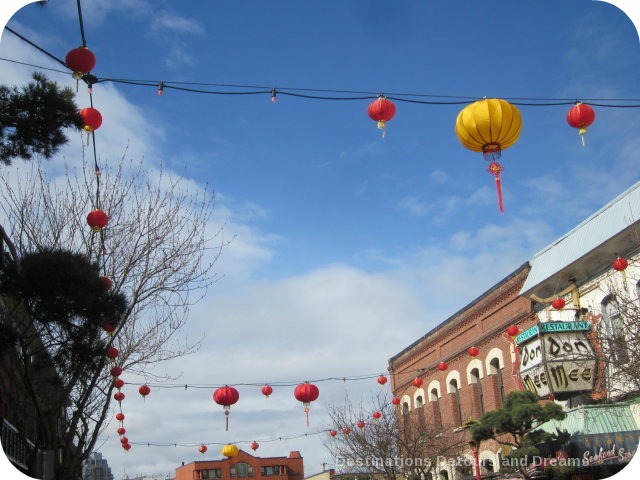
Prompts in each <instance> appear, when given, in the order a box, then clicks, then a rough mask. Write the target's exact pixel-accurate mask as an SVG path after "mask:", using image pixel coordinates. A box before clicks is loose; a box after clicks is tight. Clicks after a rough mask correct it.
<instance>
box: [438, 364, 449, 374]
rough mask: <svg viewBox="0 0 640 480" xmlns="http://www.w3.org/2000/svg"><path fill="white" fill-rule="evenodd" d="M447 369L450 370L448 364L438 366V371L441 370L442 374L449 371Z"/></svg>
mask: <svg viewBox="0 0 640 480" xmlns="http://www.w3.org/2000/svg"><path fill="white" fill-rule="evenodd" d="M447 368H449V365H447V363H446V362H440V363H439V364H438V370H440V371H441V372H444V371H446V370H447Z"/></svg>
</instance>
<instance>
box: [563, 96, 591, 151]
mask: <svg viewBox="0 0 640 480" xmlns="http://www.w3.org/2000/svg"><path fill="white" fill-rule="evenodd" d="M595 119H596V112H594V111H593V108H591V107H590V106H589V105H587V104H585V103H580V102H578V103H576V104H575V105H574V106H573V107H571V109H570V110H569V111H568V112H567V123H568V124H569V125H571V126H572V127H573V128H577V129H578V130H579V133H580V138H581V139H582V145H583V146H584V134H585V133H587V127H589V126H590V125H591V124H592V123H593V121H594V120H595Z"/></svg>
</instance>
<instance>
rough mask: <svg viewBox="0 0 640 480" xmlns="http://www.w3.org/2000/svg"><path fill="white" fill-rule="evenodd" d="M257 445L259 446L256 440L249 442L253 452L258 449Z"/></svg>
mask: <svg viewBox="0 0 640 480" xmlns="http://www.w3.org/2000/svg"><path fill="white" fill-rule="evenodd" d="M258 447H260V444H259V443H258V442H253V443H252V444H251V450H253V451H254V452H255V451H256V450H257V449H258Z"/></svg>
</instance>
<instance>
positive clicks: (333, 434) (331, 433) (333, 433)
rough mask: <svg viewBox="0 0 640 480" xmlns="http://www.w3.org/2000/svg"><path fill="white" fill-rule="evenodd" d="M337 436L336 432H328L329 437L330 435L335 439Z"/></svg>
mask: <svg viewBox="0 0 640 480" xmlns="http://www.w3.org/2000/svg"><path fill="white" fill-rule="evenodd" d="M337 434H338V432H336V431H335V430H331V431H330V432H329V435H331V436H332V437H335V436H336V435H337Z"/></svg>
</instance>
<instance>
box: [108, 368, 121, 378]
mask: <svg viewBox="0 0 640 480" xmlns="http://www.w3.org/2000/svg"><path fill="white" fill-rule="evenodd" d="M110 373H111V375H112V376H114V377H119V376H120V375H122V368H120V367H113V368H112V369H111V370H110Z"/></svg>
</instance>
